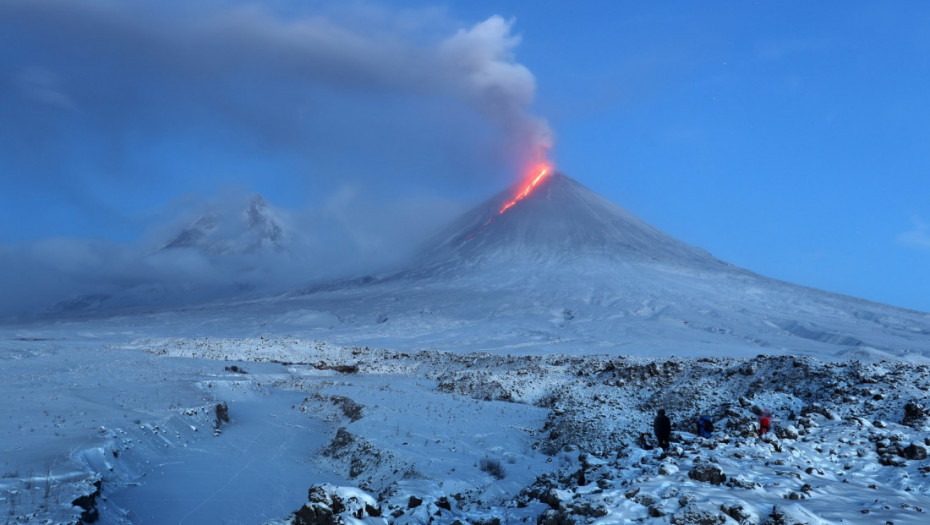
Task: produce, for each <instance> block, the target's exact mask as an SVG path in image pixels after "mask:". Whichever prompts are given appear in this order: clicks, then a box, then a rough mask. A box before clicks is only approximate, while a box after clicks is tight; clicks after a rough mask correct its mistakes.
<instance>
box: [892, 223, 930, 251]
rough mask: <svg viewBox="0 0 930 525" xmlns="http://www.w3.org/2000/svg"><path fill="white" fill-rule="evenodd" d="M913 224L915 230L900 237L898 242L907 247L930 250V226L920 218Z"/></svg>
mask: <svg viewBox="0 0 930 525" xmlns="http://www.w3.org/2000/svg"><path fill="white" fill-rule="evenodd" d="M912 222H913V229H912V230H910V231H907V232H904V233H902V234H900V235H898V237H897V241H898V242H899V243H901V244H904V245H907V246H913V247H917V248H922V249H930V224H927V223H926V222H924V221H923V220H921V219H920V218H919V217H914V218H913V219H912Z"/></svg>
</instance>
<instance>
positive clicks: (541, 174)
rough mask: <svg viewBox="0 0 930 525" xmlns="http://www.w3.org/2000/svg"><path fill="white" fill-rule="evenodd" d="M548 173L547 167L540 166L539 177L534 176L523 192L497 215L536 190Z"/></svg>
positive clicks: (505, 205)
mask: <svg viewBox="0 0 930 525" xmlns="http://www.w3.org/2000/svg"><path fill="white" fill-rule="evenodd" d="M548 173H549V166H545V165H544V166H542V168H541V169H540V171H539V175H536V178H535V179H533V181H532V182H530V183H529V184H527V185H526V187H525V188H523V191H521V192H520V193H518V194H517V196H516V197H514V198H513V200H512V201H510V202H508V203H507V204H504V206H503V207H502V208H501V211H499V212H498V215H502V214H503V213H504V212H505V211H507V210H509V209H510V208H511V207H512V206H513V205H514V204H516V203H518V202H520V201H521V200H522V199H523V198H524V197H526V196H527V195H529V194H530V192H532V191H533V189H535V188H536V186H537V185H538V184H539V182H540V181H541V180H543V177H545V176H546V175H547V174H548Z"/></svg>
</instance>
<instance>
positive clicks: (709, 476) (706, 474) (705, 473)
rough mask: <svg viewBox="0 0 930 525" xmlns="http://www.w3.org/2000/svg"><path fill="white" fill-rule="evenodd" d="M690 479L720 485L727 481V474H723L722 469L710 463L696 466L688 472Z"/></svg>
mask: <svg viewBox="0 0 930 525" xmlns="http://www.w3.org/2000/svg"><path fill="white" fill-rule="evenodd" d="M688 477H689V478H691V479H693V480H696V481H704V482H706V483H712V484H714V485H720V484H721V483H724V482H725V481H726V480H727V476H726V474H724V473H723V470H721V469H720V467H718V466H717V465H711V464H708V463H703V464H701V465H695V466H694V468H692V469H691V470H690V471H689V472H688Z"/></svg>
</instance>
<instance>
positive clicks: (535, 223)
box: [417, 172, 730, 269]
mask: <svg viewBox="0 0 930 525" xmlns="http://www.w3.org/2000/svg"><path fill="white" fill-rule="evenodd" d="M512 194H513V189H508V190H506V191H503V192H501V193H499V194H498V195H496V196H494V197H492V198H491V199H489V200H487V201H485V202H484V203H483V204H481V205H479V206H477V207H476V208H474V209H472V210H471V211H469V212H468V213H466V214H464V215H463V216H461V217H460V218H459V219H457V220H455V221H453V223H452V224H450V225H449V226H448V227H447V228H446V229H444V230H443V231H442V232H441V233H439V234H438V235H437V236H436V237H434V238H433V239H432V240H430V241H429V242H427V243H426V244H425V245H424V248H423V250H422V252H421V253H420V256H419V257H418V258H417V260H419V261H423V262H426V263H427V264H429V263H433V264H435V263H455V262H458V263H466V264H471V263H475V262H480V261H488V262H491V261H498V262H511V263H521V262H524V263H530V262H533V261H536V262H542V261H558V262H561V263H564V264H567V265H568V264H571V263H572V262H579V261H584V260H586V259H592V258H593V259H598V260H604V261H608V260H616V261H626V262H653V263H661V264H671V265H677V266H683V267H700V268H718V269H725V268H730V266H729V265H727V264H726V263H723V262H721V261H719V260H717V259H715V258H714V257H712V256H711V255H710V254H708V253H707V252H706V251H704V250H702V249H700V248H696V247H693V246H690V245H688V244H685V243H683V242H681V241H679V240H677V239H675V238H673V237H671V236H669V235H667V234H665V233H663V232H662V231H660V230H659V229H657V228H655V227H653V226H650V225H649V224H647V223H645V222H643V221H642V220H640V219H639V218H637V217H636V216H634V215H633V214H631V213H629V212H627V211H626V210H624V209H622V208H620V207H619V206H616V205H614V204H613V203H611V202H610V201H608V200H606V199H604V198H603V197H601V196H600V195H598V194H596V193H594V192H592V191H591V190H589V189H588V188H586V187H584V186H582V185H581V184H579V183H578V182H576V181H575V180H573V179H571V178H569V177H568V176H566V175H564V174H562V173H558V172H556V173H553V174H552V175H550V176H548V177H546V178H545V179H544V180H543V181H542V182H541V183H540V184H539V186H538V187H536V188H535V189H534V190H533V192H532V193H529V194H528V195H527V196H526V197H525V198H523V199H521V200H520V201H519V202H518V203H516V204H515V205H514V206H513V207H509V208H507V209H506V211H498V210H500V208H501V203H502V202H507V201H508V199H509V196H510V195H512Z"/></svg>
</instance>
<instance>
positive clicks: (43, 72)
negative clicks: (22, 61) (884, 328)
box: [16, 66, 77, 110]
mask: <svg viewBox="0 0 930 525" xmlns="http://www.w3.org/2000/svg"><path fill="white" fill-rule="evenodd" d="M16 83H17V84H18V86H19V89H20V90H21V92H22V95H23V97H24V98H26V99H30V100H33V101H35V102H39V103H42V104H48V105H50V106H57V107H59V108H62V109H70V110H73V109H77V108H76V106H75V105H74V101H73V100H72V99H71V96H70V95H68V94H67V93H66V92H65V91H64V90H63V88H62V86H61V82H60V79H59V78H58V75H56V74H55V73H54V72H52V71H49V70H48V69H45V68H41V67H35V66H33V67H28V68H26V69H23V70H22V71H20V72H19V74H18V75H17V76H16Z"/></svg>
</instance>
